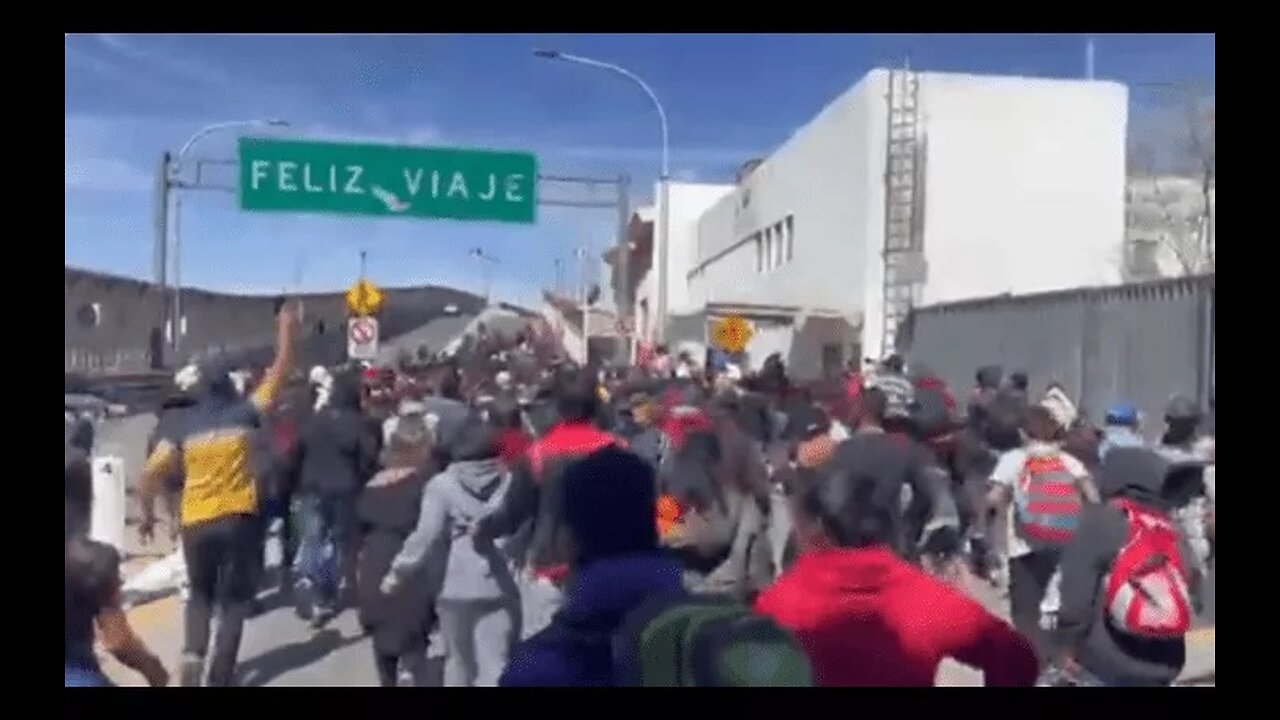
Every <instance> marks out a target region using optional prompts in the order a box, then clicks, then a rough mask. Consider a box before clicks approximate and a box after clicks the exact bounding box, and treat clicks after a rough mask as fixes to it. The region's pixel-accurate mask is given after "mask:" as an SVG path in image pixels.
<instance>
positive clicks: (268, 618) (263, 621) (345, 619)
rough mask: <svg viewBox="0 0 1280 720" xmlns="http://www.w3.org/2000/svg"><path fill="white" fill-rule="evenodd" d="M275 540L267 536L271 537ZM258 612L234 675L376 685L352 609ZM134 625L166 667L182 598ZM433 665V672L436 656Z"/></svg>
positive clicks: (950, 681)
mask: <svg viewBox="0 0 1280 720" xmlns="http://www.w3.org/2000/svg"><path fill="white" fill-rule="evenodd" d="M273 545H274V543H273ZM272 554H273V555H274V554H275V552H274V548H272ZM967 587H968V588H969V589H970V592H971V593H972V594H973V596H974V597H975V598H977V599H978V600H979V601H980V602H982V603H983V605H985V606H986V607H987V608H988V609H991V610H992V611H993V612H996V613H997V614H999V615H1001V616H1002V617H1006V618H1007V612H1006V611H1005V609H1004V608H1005V605H1006V602H1005V601H1003V600H1002V599H1001V598H1000V597H999V594H998V592H997V591H996V590H995V589H993V588H992V587H991V586H989V585H987V584H985V583H980V582H970V583H967ZM261 599H262V601H263V604H264V606H265V612H264V613H263V614H262V615H260V616H259V617H257V618H255V619H253V620H251V621H250V622H249V623H248V624H247V626H246V628H245V633H244V640H243V644H242V646H241V649H240V676H239V677H240V682H241V683H242V684H244V685H254V686H291V687H335V686H342V687H369V686H376V685H377V684H378V683H377V675H376V674H375V672H374V669H373V660H372V652H373V651H372V648H371V646H370V641H369V640H368V639H367V638H365V637H363V636H362V633H361V632H360V628H359V624H358V621H357V619H356V615H355V613H354V611H347V612H344V613H343V614H342V615H340V616H339V617H338V618H337V619H336V620H335V621H334V622H333V623H331V624H330V625H329V626H328V627H327V628H325V629H323V630H320V631H318V632H317V631H313V630H312V629H311V628H310V627H309V626H308V625H307V624H306V623H304V622H302V621H301V620H299V619H297V618H296V617H295V616H294V614H293V609H292V607H290V606H287V605H285V604H283V602H282V598H280V596H279V595H278V594H276V593H275V592H274V591H271V592H268V593H265V594H263V595H262V596H261ZM130 619H131V620H132V622H133V624H134V627H135V629H136V630H137V631H138V632H139V634H141V635H142V637H143V638H144V639H145V640H146V641H147V643H148V644H149V645H150V646H151V648H152V649H153V650H154V651H155V652H157V653H158V654H159V655H160V657H161V658H162V659H164V660H165V662H166V663H167V664H169V665H170V667H176V665H177V659H178V657H179V656H180V654H181V649H182V648H181V642H182V640H181V604H180V602H179V601H178V599H177V598H176V597H172V596H171V597H168V598H165V599H162V600H159V601H157V602H154V603H151V604H149V605H145V606H142V607H138V608H135V609H133V610H132V611H131V612H130ZM104 667H105V668H106V670H107V672H108V674H109V675H111V676H112V677H113V678H114V679H116V680H117V681H118V682H120V683H121V684H124V685H141V684H142V681H141V679H140V678H138V677H136V676H134V675H133V673H131V672H130V671H128V670H126V669H124V668H122V667H120V666H119V665H117V664H115V663H114V662H112V661H107V662H106V663H104ZM1215 667H1216V655H1215V628H1214V627H1213V625H1211V624H1209V623H1208V622H1207V621H1205V622H1204V623H1202V627H1201V628H1200V629H1198V630H1196V631H1194V632H1193V633H1192V635H1191V636H1190V638H1189V640H1188V662H1187V667H1186V670H1185V672H1184V673H1183V676H1184V678H1186V679H1187V680H1197V682H1195V684H1202V685H1214V684H1215V680H1214V671H1215ZM435 671H436V672H437V674H438V672H439V667H438V662H437V663H436V664H435ZM938 684H939V685H942V686H953V687H980V686H981V685H982V676H981V673H979V672H978V671H976V670H973V669H971V668H968V667H965V666H963V665H960V664H959V663H954V662H950V661H947V662H945V663H944V664H943V666H942V667H941V668H940V669H939V673H938Z"/></svg>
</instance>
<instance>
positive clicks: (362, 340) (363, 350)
mask: <svg viewBox="0 0 1280 720" xmlns="http://www.w3.org/2000/svg"><path fill="white" fill-rule="evenodd" d="M347 357H349V358H351V359H352V360H369V361H372V360H376V359H377V358H378V320H377V318H373V317H353V318H351V319H350V320H347Z"/></svg>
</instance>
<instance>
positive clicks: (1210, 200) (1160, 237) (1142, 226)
mask: <svg viewBox="0 0 1280 720" xmlns="http://www.w3.org/2000/svg"><path fill="white" fill-rule="evenodd" d="M1206 195H1207V196H1208V197H1207V203H1206ZM1217 204H1218V200H1217V186H1216V183H1215V184H1211V185H1210V186H1209V190H1208V192H1207V193H1206V192H1205V187H1204V183H1203V182H1202V181H1201V180H1198V179H1195V178H1189V177H1182V176H1178V175H1146V176H1142V177H1133V178H1130V179H1129V184H1128V195H1127V204H1126V207H1127V213H1126V217H1125V232H1126V235H1125V245H1124V262H1125V275H1126V279H1128V280H1153V279H1157V278H1166V277H1179V276H1182V275H1194V274H1198V273H1204V272H1212V271H1213V269H1214V264H1215V262H1214V261H1215V257H1214V254H1215V250H1216V248H1215V247H1214V239H1213V238H1214V230H1215V229H1216V225H1217ZM1206 205H1208V212H1207V213H1206V212H1205V207H1206Z"/></svg>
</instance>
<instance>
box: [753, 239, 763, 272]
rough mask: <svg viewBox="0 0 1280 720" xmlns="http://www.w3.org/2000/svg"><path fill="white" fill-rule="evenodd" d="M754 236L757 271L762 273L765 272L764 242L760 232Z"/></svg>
mask: <svg viewBox="0 0 1280 720" xmlns="http://www.w3.org/2000/svg"><path fill="white" fill-rule="evenodd" d="M754 237H755V246H756V272H757V273H762V272H764V242H762V241H761V239H760V233H756V234H755V235H754Z"/></svg>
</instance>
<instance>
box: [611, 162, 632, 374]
mask: <svg viewBox="0 0 1280 720" xmlns="http://www.w3.org/2000/svg"><path fill="white" fill-rule="evenodd" d="M630 186H631V179H630V178H629V177H627V176H626V175H619V176H618V257H617V261H616V262H617V265H615V267H616V268H617V272H618V292H616V293H614V301H615V302H616V303H617V305H618V326H619V327H618V328H617V329H618V331H619V332H618V334H619V335H621V338H622V347H621V350H620V353H619V355H620V356H619V357H618V358H617V359H618V360H621V361H623V362H630V360H631V305H632V299H631V233H630V232H629V231H630V229H631V208H630V207H629V205H630V202H629V198H628V192H629V190H630Z"/></svg>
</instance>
